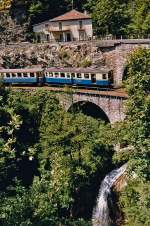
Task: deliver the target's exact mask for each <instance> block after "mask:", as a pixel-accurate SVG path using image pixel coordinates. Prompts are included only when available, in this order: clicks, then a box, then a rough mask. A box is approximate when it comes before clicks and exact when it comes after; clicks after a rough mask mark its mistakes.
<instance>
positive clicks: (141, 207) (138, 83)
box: [115, 49, 150, 226]
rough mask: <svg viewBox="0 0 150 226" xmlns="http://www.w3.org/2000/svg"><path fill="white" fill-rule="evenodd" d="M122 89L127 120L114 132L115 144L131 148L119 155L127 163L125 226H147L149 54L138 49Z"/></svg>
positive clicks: (132, 56) (149, 218) (147, 51)
mask: <svg viewBox="0 0 150 226" xmlns="http://www.w3.org/2000/svg"><path fill="white" fill-rule="evenodd" d="M127 68H128V73H127V79H126V81H125V86H126V89H127V91H128V95H129V99H128V101H127V105H126V110H127V111H126V119H125V120H124V122H123V123H122V124H121V125H119V126H118V128H117V132H116V133H117V135H116V134H115V136H117V140H118V141H119V142H120V143H122V142H123V143H124V142H126V144H128V145H130V147H131V148H130V151H129V150H128V153H127V154H126V155H124V153H122V152H121V153H118V157H119V158H118V157H117V156H116V157H117V159H121V161H124V159H125V158H127V159H128V160H129V161H128V186H127V187H126V189H125V191H124V192H123V193H122V195H121V202H122V205H123V211H124V214H125V222H126V224H125V225H127V226H131V225H132V226H142V225H145V226H148V225H149V223H150V217H149V214H148V213H149V207H150V200H149V197H148V193H149V188H150V184H149V183H150V176H149V175H150V168H149V165H150V117H149V115H150V50H149V49H138V50H136V51H135V52H134V53H133V54H132V55H131V56H130V59H129V62H128V65H127ZM121 155H122V156H121Z"/></svg>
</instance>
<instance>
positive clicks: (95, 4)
mask: <svg viewBox="0 0 150 226" xmlns="http://www.w3.org/2000/svg"><path fill="white" fill-rule="evenodd" d="M86 7H87V9H89V11H90V12H91V13H92V18H93V21H94V28H95V32H96V34H101V35H106V34H107V35H108V34H112V35H116V36H120V35H124V34H125V29H126V26H127V25H128V23H129V19H130V18H129V15H128V12H127V1H120V0H113V1H110V0H97V1H91V0H89V1H88V4H87V5H86Z"/></svg>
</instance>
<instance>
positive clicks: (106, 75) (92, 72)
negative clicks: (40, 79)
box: [44, 68, 113, 87]
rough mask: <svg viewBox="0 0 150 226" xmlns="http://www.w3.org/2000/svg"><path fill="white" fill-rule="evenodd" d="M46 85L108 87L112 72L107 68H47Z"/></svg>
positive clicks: (45, 72)
mask: <svg viewBox="0 0 150 226" xmlns="http://www.w3.org/2000/svg"><path fill="white" fill-rule="evenodd" d="M44 74H45V83H46V84H69V85H80V86H103V87H104V86H106V87H107V86H110V85H111V84H112V78H113V77H112V76H113V75H112V70H110V69H108V68H101V69H91V68H47V69H45V71H44Z"/></svg>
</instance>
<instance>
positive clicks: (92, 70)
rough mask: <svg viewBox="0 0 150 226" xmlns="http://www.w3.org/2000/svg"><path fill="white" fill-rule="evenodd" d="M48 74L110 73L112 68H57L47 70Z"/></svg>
mask: <svg viewBox="0 0 150 226" xmlns="http://www.w3.org/2000/svg"><path fill="white" fill-rule="evenodd" d="M45 71H46V72H72V73H73V72H76V73H108V72H109V71H111V69H110V68H71V67H70V68H69V67H66V68H57V67H50V68H46V69H45Z"/></svg>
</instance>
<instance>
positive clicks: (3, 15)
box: [0, 7, 29, 44]
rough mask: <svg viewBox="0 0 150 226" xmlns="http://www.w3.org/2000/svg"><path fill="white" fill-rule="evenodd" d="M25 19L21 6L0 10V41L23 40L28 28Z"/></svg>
mask: <svg viewBox="0 0 150 226" xmlns="http://www.w3.org/2000/svg"><path fill="white" fill-rule="evenodd" d="M26 21H27V18H26V15H25V10H24V9H23V8H21V7H18V8H17V10H16V9H15V7H11V8H9V9H5V10H4V11H0V43H5V44H7V43H11V42H21V41H25V40H26V34H27V31H28V29H29V24H28V23H27V22H26Z"/></svg>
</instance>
